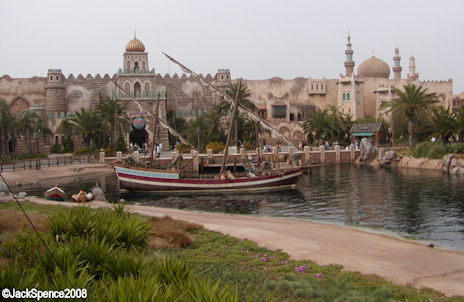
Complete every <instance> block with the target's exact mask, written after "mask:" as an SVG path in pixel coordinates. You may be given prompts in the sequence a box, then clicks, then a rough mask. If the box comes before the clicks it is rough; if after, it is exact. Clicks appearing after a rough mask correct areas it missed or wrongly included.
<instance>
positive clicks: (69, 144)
mask: <svg viewBox="0 0 464 302" xmlns="http://www.w3.org/2000/svg"><path fill="white" fill-rule="evenodd" d="M61 143H62V144H63V149H62V151H63V153H72V152H74V142H73V139H72V138H71V136H69V135H65V136H63V138H62V139H61Z"/></svg>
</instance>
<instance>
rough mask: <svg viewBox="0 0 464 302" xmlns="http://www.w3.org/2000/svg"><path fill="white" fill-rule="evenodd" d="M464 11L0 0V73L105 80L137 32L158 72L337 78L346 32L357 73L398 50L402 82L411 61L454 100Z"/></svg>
mask: <svg viewBox="0 0 464 302" xmlns="http://www.w3.org/2000/svg"><path fill="white" fill-rule="evenodd" d="M463 13H464V1H462V0H456V1H451V0H441V1H436V0H435V1H428V0H427V1H426V0H422V1H420V0H403V1H396V0H384V1H371V0H365V1H360V0H358V1H356V0H351V1H341V0H339V1H327V0H324V1H296V0H295V1H294V0H285V1H253V0H248V1H242V0H235V1H222V0H215V1H213V0H212V1H201V0H196V1H193V0H192V1H187V0H182V1H180V0H179V1H176V0H170V1H154V0H152V1H129V0H126V1H116V0H113V1H99V0H90V1H87V0H79V1H66V0H59V1H51V0H50V1H33V0H31V1H24V0H14V1H13V0H10V1H7V0H0V37H1V39H0V43H1V44H0V75H3V74H8V75H10V76H12V77H31V76H34V75H35V76H45V75H46V72H47V69H48V68H61V69H62V71H63V73H64V74H65V75H66V76H68V75H69V74H70V73H73V74H74V76H77V75H78V74H79V73H82V74H83V75H84V76H85V75H87V74H88V73H90V74H92V75H96V74H97V73H100V74H101V75H104V74H105V73H109V74H110V75H112V74H114V73H116V72H117V70H118V68H120V67H121V65H122V54H123V52H124V50H125V46H126V44H127V42H128V41H129V40H131V39H132V38H133V36H134V30H135V29H136V30H137V38H138V39H140V40H141V41H142V42H143V43H144V44H145V48H146V51H148V52H149V61H150V62H149V64H150V68H153V67H154V68H155V70H156V71H157V72H159V73H161V74H162V75H164V74H165V73H168V72H169V71H170V72H171V74H173V73H175V72H177V73H181V71H180V70H179V69H178V68H177V67H175V66H174V65H173V64H169V63H168V61H167V59H165V58H164V56H163V55H162V54H161V51H164V52H167V53H168V54H170V55H171V56H173V57H174V58H176V59H178V60H179V61H181V62H183V63H184V64H185V65H186V66H188V67H191V68H192V69H194V70H195V71H196V72H199V73H203V74H207V73H211V74H212V75H214V74H215V72H216V71H217V69H218V68H229V69H230V70H231V74H232V77H233V78H237V77H243V78H244V79H265V78H270V77H274V76H278V77H281V78H285V79H292V78H295V77H299V76H301V77H312V78H321V77H326V78H337V77H338V75H339V73H344V71H345V69H344V66H343V62H344V60H345V54H344V51H345V44H346V36H347V32H348V31H349V32H350V33H351V42H352V44H353V50H354V60H355V62H356V66H355V70H357V67H358V66H359V64H360V63H361V62H362V61H363V60H365V59H367V58H369V57H370V55H371V52H372V49H374V50H375V56H376V57H378V58H380V59H382V60H384V61H386V62H387V63H388V64H389V65H390V67H391V66H392V65H393V59H392V57H393V55H394V48H395V47H396V46H398V47H399V49H400V55H401V56H402V60H401V65H402V67H403V73H402V75H403V77H405V76H406V73H407V70H408V67H407V65H408V58H409V56H410V55H411V54H413V55H414V56H415V57H416V66H417V72H418V73H419V75H420V79H421V80H447V79H449V78H451V79H453V90H454V93H460V92H463V91H464V72H463V70H462V69H463V67H464V63H463V56H464V39H463V36H464V16H463ZM390 76H391V77H392V76H393V72H391V74H390Z"/></svg>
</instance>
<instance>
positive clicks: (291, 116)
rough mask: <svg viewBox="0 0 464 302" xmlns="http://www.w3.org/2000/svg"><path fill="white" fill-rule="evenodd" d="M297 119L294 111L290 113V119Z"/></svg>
mask: <svg viewBox="0 0 464 302" xmlns="http://www.w3.org/2000/svg"><path fill="white" fill-rule="evenodd" d="M294 120H295V115H294V114H293V113H290V121H294Z"/></svg>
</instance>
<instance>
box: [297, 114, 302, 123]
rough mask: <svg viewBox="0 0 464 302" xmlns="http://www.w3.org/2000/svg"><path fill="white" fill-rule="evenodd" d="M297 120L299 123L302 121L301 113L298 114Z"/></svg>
mask: <svg viewBox="0 0 464 302" xmlns="http://www.w3.org/2000/svg"><path fill="white" fill-rule="evenodd" d="M297 119H298V120H299V121H301V113H298V115H297Z"/></svg>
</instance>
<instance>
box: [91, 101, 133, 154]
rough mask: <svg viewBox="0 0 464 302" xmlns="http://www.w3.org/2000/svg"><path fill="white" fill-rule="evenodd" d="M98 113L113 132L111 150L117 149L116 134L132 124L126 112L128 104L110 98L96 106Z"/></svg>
mask: <svg viewBox="0 0 464 302" xmlns="http://www.w3.org/2000/svg"><path fill="white" fill-rule="evenodd" d="M96 109H97V114H98V115H99V117H101V119H102V121H103V122H104V123H105V124H106V126H107V127H108V128H109V130H110V132H111V150H116V149H115V147H116V135H117V134H118V133H122V132H123V131H124V130H125V129H127V128H128V127H129V126H130V122H129V121H128V119H127V118H126V115H125V112H126V109H127V106H126V105H125V104H122V103H121V102H120V101H119V100H117V99H112V98H108V99H106V100H105V101H103V102H102V103H100V104H98V105H97V106H96Z"/></svg>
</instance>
